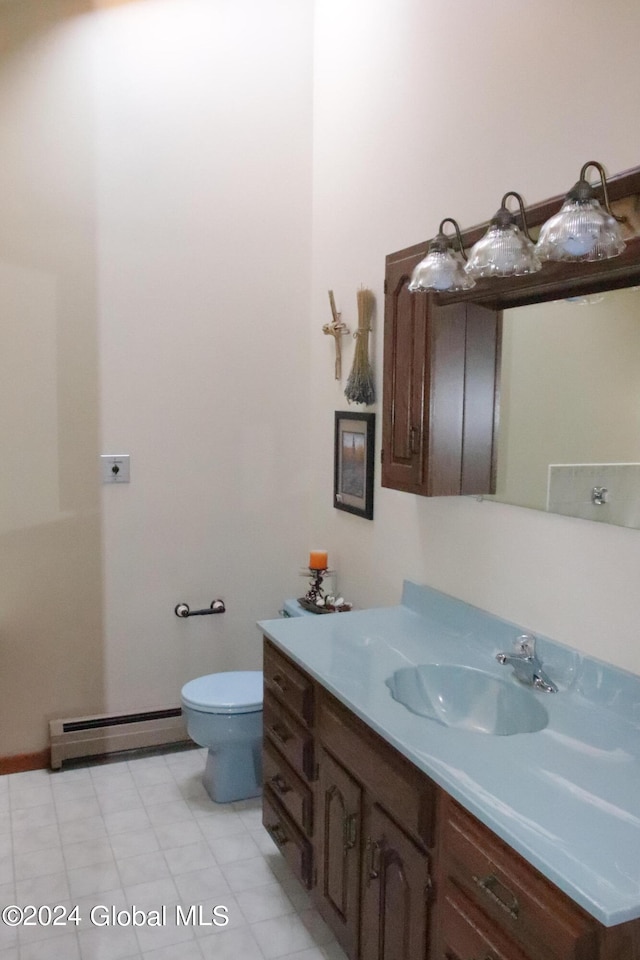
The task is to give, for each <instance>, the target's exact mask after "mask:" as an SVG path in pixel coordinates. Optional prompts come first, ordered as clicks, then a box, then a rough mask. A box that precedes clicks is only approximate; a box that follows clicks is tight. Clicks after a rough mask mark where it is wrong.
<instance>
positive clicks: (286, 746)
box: [263, 691, 314, 780]
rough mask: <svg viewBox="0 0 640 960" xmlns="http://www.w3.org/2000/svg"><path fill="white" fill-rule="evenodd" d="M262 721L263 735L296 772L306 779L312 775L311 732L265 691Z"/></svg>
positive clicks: (312, 752)
mask: <svg viewBox="0 0 640 960" xmlns="http://www.w3.org/2000/svg"><path fill="white" fill-rule="evenodd" d="M263 722H264V733H265V736H266V737H268V739H269V740H270V741H271V743H272V744H273V745H274V746H275V747H276V748H277V750H278V751H279V752H280V753H281V754H282V755H283V756H284V757H285V759H286V760H288V761H289V763H290V764H291V766H292V767H293V769H294V770H295V771H296V773H299V774H302V776H303V777H305V778H306V779H307V780H312V779H313V777H314V759H313V758H314V750H313V739H312V737H311V734H310V733H309V731H308V730H307V729H306V727H303V726H302V724H301V723H299V722H298V721H297V720H295V719H294V717H292V716H291V714H289V713H288V712H287V711H286V710H285V709H284V708H283V707H282V706H281V705H280V704H279V703H278V702H277V701H276V700H275V699H274V698H273V697H272V696H271V695H270V694H269V692H268V691H265V695H264V707H263Z"/></svg>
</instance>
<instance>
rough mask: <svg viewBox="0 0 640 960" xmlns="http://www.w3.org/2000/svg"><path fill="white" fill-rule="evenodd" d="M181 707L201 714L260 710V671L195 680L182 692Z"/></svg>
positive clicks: (186, 685)
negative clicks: (198, 711) (182, 705)
mask: <svg viewBox="0 0 640 960" xmlns="http://www.w3.org/2000/svg"><path fill="white" fill-rule="evenodd" d="M182 703H183V704H184V706H186V707H191V708H192V709H193V710H201V711H202V712H203V713H252V712H254V711H257V710H262V670H228V671H227V672H225V673H210V674H208V675H207V676H206V677H196V679H195V680H190V681H189V683H185V685H184V687H183V688H182Z"/></svg>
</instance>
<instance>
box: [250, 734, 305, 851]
mask: <svg viewBox="0 0 640 960" xmlns="http://www.w3.org/2000/svg"><path fill="white" fill-rule="evenodd" d="M262 759H263V765H262V769H263V776H264V784H265V786H266V787H269V789H270V790H271V791H272V792H273V793H274V794H275V796H277V798H278V800H279V801H280V803H281V804H282V806H283V807H284V808H285V809H286V811H287V813H289V814H290V815H291V817H292V819H293V820H294V821H295V823H296V824H297V826H299V827H300V828H301V829H302V831H303V832H304V833H306V834H307V836H309V837H310V836H311V834H312V831H313V795H312V793H311V790H310V789H309V787H308V786H307V785H306V783H304V782H303V781H302V780H301V779H300V777H299V776H298V775H297V773H294V771H293V770H292V768H291V767H290V766H289V764H288V763H287V762H286V760H285V759H284V758H283V757H282V756H281V754H280V753H279V752H278V750H276V749H275V747H274V746H272V744H271V743H270V742H269V740H265V742H264V749H263V755H262Z"/></svg>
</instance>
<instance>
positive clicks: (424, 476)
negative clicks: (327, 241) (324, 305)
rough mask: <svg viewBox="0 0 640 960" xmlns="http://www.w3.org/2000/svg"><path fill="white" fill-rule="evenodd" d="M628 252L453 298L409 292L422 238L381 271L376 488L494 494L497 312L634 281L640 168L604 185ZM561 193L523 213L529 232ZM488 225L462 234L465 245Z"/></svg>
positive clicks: (486, 283) (492, 282)
mask: <svg viewBox="0 0 640 960" xmlns="http://www.w3.org/2000/svg"><path fill="white" fill-rule="evenodd" d="M607 186H608V191H609V199H610V201H611V204H612V208H613V210H614V212H615V213H616V214H617V215H619V216H624V217H625V218H626V219H625V222H624V223H623V232H624V235H625V240H626V244H627V245H626V249H625V250H624V251H623V253H622V254H621V255H620V256H618V257H615V258H614V259H611V260H604V261H598V262H595V263H545V265H544V267H543V268H542V270H541V271H540V272H538V273H536V274H532V275H529V276H525V277H512V278H504V279H497V278H495V279H486V280H479V281H478V282H477V283H476V286H475V287H473V289H471V290H468V291H463V292H457V293H452V294H444V293H441V294H424V293H419V294H411V293H409V291H408V289H407V288H408V284H409V281H410V278H411V273H412V271H413V268H414V267H415V266H416V265H417V264H418V263H419V261H420V260H421V259H422V258H423V257H424V256H425V254H426V251H427V248H428V241H427V242H426V243H420V244H416V245H414V246H412V247H407V248H405V249H404V250H399V251H396V252H395V253H392V254H389V255H388V256H387V258H386V269H385V313H384V364H383V401H382V451H381V458H382V486H383V487H390V488H393V489H396V490H403V491H406V492H409V493H415V494H420V495H422V496H427V497H435V496H462V495H469V494H474V495H478V496H480V495H485V494H491V493H494V492H495V481H496V452H497V436H498V429H499V419H500V358H501V339H502V311H503V310H505V309H509V308H511V307H516V306H524V305H526V304H531V303H541V302H543V301H547V300H558V299H562V298H567V297H576V296H587V295H590V294H594V293H599V292H602V291H604V290H613V289H618V288H621V287H630V286H636V285H638V284H640V167H634V168H633V169H631V170H628V171H625V172H624V173H621V174H619V175H617V176H615V177H612V178H611V179H608V180H607ZM563 200H564V195H561V196H556V197H553V198H551V199H549V200H545V201H543V202H542V203H538V204H536V205H535V206H533V207H529V208H527V222H528V225H529V228H530V230H531V232H532V233H533V234H534V236H535V233H536V232H537V229H538V228H539V227H540V226H541V225H542V224H543V223H544V222H545V221H546V220H547V219H548V218H549V217H550V216H552V215H553V214H554V213H555V212H556V211H557V210H559V208H560V206H561V205H562V202H563ZM488 226H489V223H488V222H486V223H483V224H481V225H479V226H475V227H471V228H470V229H468V230H465V231H463V232H462V241H463V244H464V246H465V248H466V249H469V247H471V246H472V245H473V244H474V243H476V241H477V240H479V239H480V238H481V237H482V235H483V234H484V233H485V231H486V230H487V228H488Z"/></svg>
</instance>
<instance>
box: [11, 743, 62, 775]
mask: <svg viewBox="0 0 640 960" xmlns="http://www.w3.org/2000/svg"><path fill="white" fill-rule="evenodd" d="M50 759H51V753H50V751H49V750H48V749H47V750H39V751H38V752H37V753H17V754H16V755H15V756H13V757H0V775H3V774H5V773H23V772H24V771H25V770H45V769H46V768H47V767H48V766H49V763H50Z"/></svg>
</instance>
